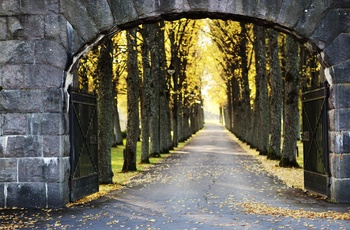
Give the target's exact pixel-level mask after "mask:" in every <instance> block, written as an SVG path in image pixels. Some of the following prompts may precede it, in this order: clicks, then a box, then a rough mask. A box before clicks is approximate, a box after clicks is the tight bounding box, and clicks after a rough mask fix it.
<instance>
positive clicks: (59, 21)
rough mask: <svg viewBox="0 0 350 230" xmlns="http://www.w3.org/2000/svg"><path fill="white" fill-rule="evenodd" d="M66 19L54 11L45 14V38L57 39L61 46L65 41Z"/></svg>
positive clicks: (64, 44)
mask: <svg viewBox="0 0 350 230" xmlns="http://www.w3.org/2000/svg"><path fill="white" fill-rule="evenodd" d="M66 29H67V20H66V19H65V18H64V16H62V15H59V14H54V13H51V12H50V13H49V14H46V15H45V38H52V39H58V40H59V41H61V43H62V45H63V46H66V43H67V33H66Z"/></svg>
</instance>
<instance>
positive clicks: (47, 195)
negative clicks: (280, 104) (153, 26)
mask: <svg viewBox="0 0 350 230" xmlns="http://www.w3.org/2000/svg"><path fill="white" fill-rule="evenodd" d="M349 9H350V3H349V1H341V0H334V1H326V0H311V1H289V0H263V1H261V0H224V1H222V0H176V1H175V0H173V1H171V0H161V1H155V0H145V1H136V0H92V1H84V0H61V1H60V0H42V1H39V2H38V1H36V0H27V1H19V0H11V1H8V0H0V16H1V17H0V21H1V24H0V31H1V33H0V50H1V51H2V52H1V56H0V71H1V72H0V79H1V86H0V127H1V129H0V206H1V207H12V206H17V207H62V206H63V205H64V204H66V203H67V202H68V201H69V184H68V180H69V170H70V169H69V129H68V115H67V97H68V94H67V91H66V89H67V86H68V85H69V84H70V83H71V81H72V77H71V73H70V72H71V70H72V69H74V66H75V65H74V64H75V62H76V61H77V60H78V59H79V57H80V56H81V55H82V54H83V53H84V51H86V50H88V49H89V44H92V43H96V42H98V41H99V40H100V39H101V38H102V37H103V35H106V34H109V33H114V32H116V31H118V30H120V29H125V28H128V27H132V26H135V25H136V24H139V23H142V22H145V21H156V20H159V19H162V18H164V19H176V18H180V17H191V18H205V17H213V18H230V19H237V20H242V19H244V20H247V21H252V22H256V23H260V24H263V25H265V26H269V27H273V28H276V29H278V30H281V31H284V32H287V33H290V34H293V35H294V36H295V37H296V38H297V39H299V40H300V41H302V42H304V43H305V44H306V45H307V46H309V47H310V48H312V49H315V50H317V51H318V52H319V53H320V54H321V55H320V56H321V58H322V63H323V65H324V68H325V75H326V78H327V80H328V81H329V82H330V83H331V97H330V100H329V104H330V108H331V110H330V111H329V123H330V132H329V134H330V135H329V143H330V149H329V151H330V164H331V165H330V167H331V174H332V178H331V198H332V199H333V200H335V201H337V202H350V194H349V193H348V191H349V190H350V122H349V121H350V118H349V117H350V102H349V100H348V99H347V96H348V94H349V92H350V86H349V84H348V83H350V77H349V76H348V72H349V69H350V61H349V58H350V52H349V51H350V35H349V32H350V31H349V30H350V27H349V24H350V16H349V14H350V10H349Z"/></svg>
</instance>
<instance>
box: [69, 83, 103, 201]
mask: <svg viewBox="0 0 350 230" xmlns="http://www.w3.org/2000/svg"><path fill="white" fill-rule="evenodd" d="M69 91H70V93H69V94H70V100H69V104H70V107H69V108H70V109H69V129H70V137H69V138H70V143H71V149H70V166H71V171H70V175H69V200H70V201H76V200H78V199H81V198H83V197H85V196H87V195H91V194H93V193H95V192H98V191H99V179H98V147H96V153H95V154H96V156H95V157H96V162H95V163H96V164H94V160H93V159H92V158H91V157H94V156H91V152H90V151H89V152H88V154H89V157H90V161H91V163H92V164H93V166H94V169H95V171H94V172H93V173H92V174H89V175H87V176H80V177H74V174H75V167H74V165H75V164H78V163H79V162H76V161H77V159H76V153H75V150H76V149H75V144H76V143H75V137H74V135H75V131H76V130H75V126H74V124H73V123H74V121H75V119H78V120H79V117H77V116H78V115H77V114H76V112H75V110H74V109H75V107H74V104H76V103H78V104H83V105H88V106H94V114H92V115H91V114H89V115H90V117H89V124H88V128H87V130H86V133H84V132H83V130H81V132H82V134H83V140H84V144H83V145H85V147H87V148H88V146H89V144H91V143H92V142H95V143H94V144H96V145H97V144H98V142H97V128H96V137H95V138H94V137H92V138H91V136H90V137H88V136H87V135H88V133H89V130H90V127H91V123H93V122H95V123H96V126H97V97H96V95H93V94H88V93H81V92H78V90H77V89H74V88H73V87H70V89H69ZM76 97H77V98H76ZM83 97H88V98H89V101H85V100H82V98H83ZM95 117H96V118H95ZM93 119H96V120H95V121H93ZM92 125H93V124H92ZM81 126H82V125H81V123H79V128H80V129H81V128H82V127H81ZM87 142H89V144H88V143H87ZM88 149H89V148H88ZM92 154H93V153H92ZM78 161H79V160H78Z"/></svg>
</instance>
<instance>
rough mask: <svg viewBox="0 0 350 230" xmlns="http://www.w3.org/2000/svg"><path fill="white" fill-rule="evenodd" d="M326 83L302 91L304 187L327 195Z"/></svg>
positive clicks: (327, 88)
mask: <svg viewBox="0 0 350 230" xmlns="http://www.w3.org/2000/svg"><path fill="white" fill-rule="evenodd" d="M328 92H329V86H328V84H327V83H325V86H324V87H322V88H319V89H315V90H311V91H307V92H305V93H304V94H303V146H304V147H303V149H304V186H305V189H306V190H309V191H313V192H316V193H318V194H321V195H324V196H327V197H329V195H330V194H329V193H330V186H329V185H330V182H329V178H330V172H329V151H328V115H327V114H328V94H329V93H328Z"/></svg>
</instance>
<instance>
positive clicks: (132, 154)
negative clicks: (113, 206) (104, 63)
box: [122, 28, 139, 172]
mask: <svg viewBox="0 0 350 230" xmlns="http://www.w3.org/2000/svg"><path fill="white" fill-rule="evenodd" d="M127 43H128V48H127V49H128V61H127V62H128V63H127V69H128V76H127V79H126V80H127V110H128V118H127V124H126V126H127V135H126V149H125V151H124V164H123V169H122V171H123V172H127V171H136V145H137V140H138V136H139V107H138V100H139V76H138V71H139V70H138V66H137V42H136V29H135V28H134V29H130V30H129V31H127Z"/></svg>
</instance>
